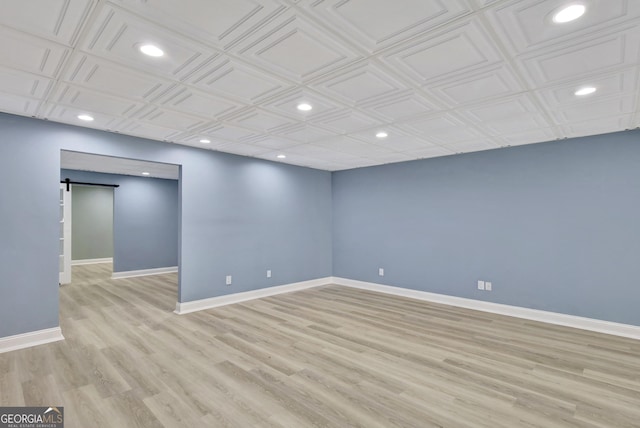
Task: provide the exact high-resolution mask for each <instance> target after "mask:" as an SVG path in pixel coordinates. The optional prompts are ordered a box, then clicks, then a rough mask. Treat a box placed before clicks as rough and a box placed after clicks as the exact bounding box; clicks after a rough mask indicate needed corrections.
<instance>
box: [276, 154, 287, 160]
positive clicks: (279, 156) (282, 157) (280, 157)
mask: <svg viewBox="0 0 640 428" xmlns="http://www.w3.org/2000/svg"><path fill="white" fill-rule="evenodd" d="M276 157H277V158H278V159H286V158H287V155H278V156H276Z"/></svg>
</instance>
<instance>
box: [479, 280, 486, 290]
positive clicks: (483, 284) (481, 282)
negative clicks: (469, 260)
mask: <svg viewBox="0 0 640 428" xmlns="http://www.w3.org/2000/svg"><path fill="white" fill-rule="evenodd" d="M484 286H485V283H484V281H478V290H484Z"/></svg>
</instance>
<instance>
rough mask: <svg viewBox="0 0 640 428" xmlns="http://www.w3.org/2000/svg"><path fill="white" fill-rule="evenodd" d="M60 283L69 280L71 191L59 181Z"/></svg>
mask: <svg viewBox="0 0 640 428" xmlns="http://www.w3.org/2000/svg"><path fill="white" fill-rule="evenodd" d="M59 264H60V285H62V284H68V283H70V282H71V192H70V191H69V192H68V191H67V185H66V184H63V183H60V256H59Z"/></svg>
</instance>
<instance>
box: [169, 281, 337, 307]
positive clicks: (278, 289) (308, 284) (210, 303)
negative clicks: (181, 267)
mask: <svg viewBox="0 0 640 428" xmlns="http://www.w3.org/2000/svg"><path fill="white" fill-rule="evenodd" d="M328 284H331V278H330V277H326V278H319V279H312V280H309V281H302V282H294V283H292V284H285V285H277V286H275V287H268V288H261V289H259V290H252V291H244V292H241V293H234V294H227V295H226V296H218V297H211V298H208V299H201V300H193V301H191V302H182V303H180V302H177V303H176V310H175V311H174V312H175V313H176V314H178V315H184V314H188V313H190V312H196V311H202V310H204V309H211V308H217V307H218V306H225V305H232V304H234V303H240V302H246V301H247V300H253V299H260V298H262V297H269V296H275V295H277V294H282V293H290V292H292V291H299V290H306V289H307V288H313V287H319V286H321V285H328Z"/></svg>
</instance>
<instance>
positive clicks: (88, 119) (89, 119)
mask: <svg viewBox="0 0 640 428" xmlns="http://www.w3.org/2000/svg"><path fill="white" fill-rule="evenodd" d="M78 119H80V120H84V121H85V122H91V121H92V120H93V117H91V116H89V115H88V114H79V115H78Z"/></svg>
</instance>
